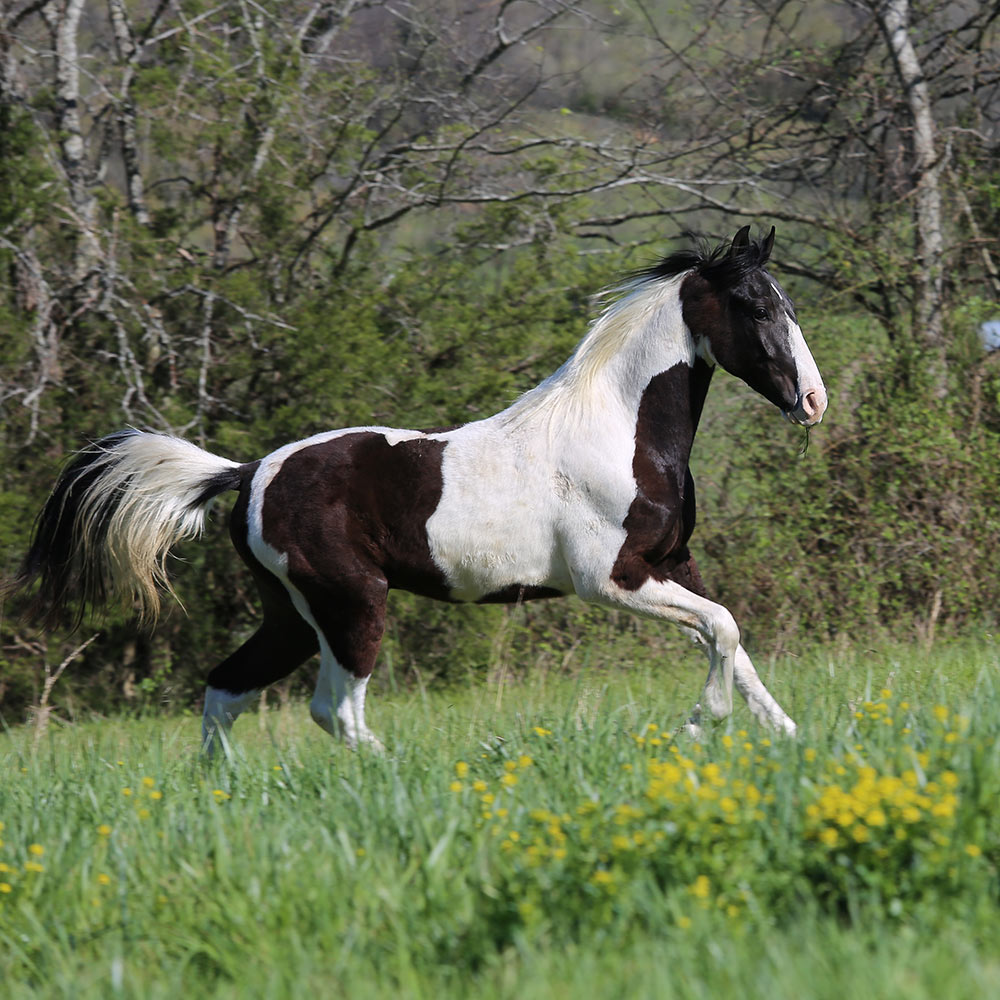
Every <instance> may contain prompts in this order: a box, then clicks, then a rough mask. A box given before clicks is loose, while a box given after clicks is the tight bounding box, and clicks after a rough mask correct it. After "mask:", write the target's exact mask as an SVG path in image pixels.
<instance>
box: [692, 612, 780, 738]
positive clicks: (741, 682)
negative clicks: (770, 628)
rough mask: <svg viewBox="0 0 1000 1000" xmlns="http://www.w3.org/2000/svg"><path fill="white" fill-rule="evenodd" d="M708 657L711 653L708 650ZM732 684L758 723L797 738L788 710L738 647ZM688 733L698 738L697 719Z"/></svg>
mask: <svg viewBox="0 0 1000 1000" xmlns="http://www.w3.org/2000/svg"><path fill="white" fill-rule="evenodd" d="M684 632H685V633H687V635H688V636H689V637H690V638H691V639H692V641H694V642H695V643H697V644H698V645H699V646H706V643H705V640H704V639H703V638H702V637H701V636H700V635H699V634H698V633H697V632H696V631H695V630H694V629H689V628H686V629H684ZM705 652H706V653H707V652H708V650H707V649H706V650H705ZM733 681H734V683H735V686H736V690H737V691H739V693H740V694H741V695H742V696H743V700H744V701H745V702H746V703H747V707H748V708H749V709H750V712H751V713H752V715H753V716H754V718H755V719H757V721H758V722H762V723H764V725H765V726H769V727H770V728H771V729H774V730H775V731H776V732H779V733H785V734H786V735H787V736H794V735H795V734H796V731H797V726H796V725H795V723H794V722H793V721H792V719H790V718H789V717H788V715H787V714H786V713H785V710H784V709H783V708H782V707H781V706H780V705H779V704H778V702H777V701H776V700H775V699H774V696H773V695H772V694H771V692H770V691H768V690H767V688H766V687H764V682H763V681H762V680H761V679H760V677H759V676H758V675H757V671H756V670H755V669H754V665H753V663H752V661H751V660H750V657H749V655H748V654H747V651H746V650H745V649H744V648H743V646H742V645H739V646H737V647H736V662H735V664H734V667H733ZM687 729H688V731H689V733H692V734H693V735H696V736H697V735H699V733H698V732H693V730H697V729H698V719H697V717H695V718H693V719H692V720H691V722H689V723H688V726H687Z"/></svg>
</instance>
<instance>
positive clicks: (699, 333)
mask: <svg viewBox="0 0 1000 1000" xmlns="http://www.w3.org/2000/svg"><path fill="white" fill-rule="evenodd" d="M749 231H750V227H749V226H746V227H744V228H743V229H741V230H740V231H739V232H738V233H737V234H736V236H735V237H734V239H733V240H732V243H731V244H729V245H728V246H723V247H720V248H718V249H717V250H715V251H714V252H712V253H703V252H698V251H685V252H680V253H675V254H674V255H672V256H669V257H667V258H665V259H664V260H662V261H661V262H660V263H658V264H656V265H655V266H653V267H650V268H648V269H647V270H644V271H642V272H640V273H638V274H637V275H634V276H633V277H632V279H631V280H630V281H628V282H627V283H626V284H625V285H623V286H621V287H620V288H618V289H617V293H618V294H617V297H616V298H615V299H614V300H613V301H612V302H611V303H610V304H609V305H607V306H606V308H605V309H604V311H603V313H601V315H600V316H599V317H598V318H597V319H596V320H595V321H594V322H593V323H592V325H591V326H590V328H589V330H588V332H587V334H586V335H585V336H584V338H583V340H582V341H581V342H580V344H579V345H578V346H577V348H576V350H575V351H574V352H573V354H572V356H571V357H570V358H569V360H568V361H566V363H565V364H564V365H563V366H562V367H561V368H560V369H559V370H558V371H557V372H555V374H553V375H551V376H550V377H549V378H547V379H546V380H545V381H544V382H542V383H541V384H540V385H538V386H536V387H535V388H534V389H532V390H530V391H529V392H527V393H526V394H525V395H523V396H521V397H520V398H519V399H518V400H516V401H515V402H514V403H513V404H512V405H511V406H509V407H508V408H507V409H505V410H503V411H502V412H501V413H497V414H495V415H494V416H492V417H488V418H486V419H485V420H475V421H473V422H471V423H468V424H464V425H463V426H461V427H457V428H454V429H451V430H437V431H427V432H424V431H418V430H399V429H394V428H388V427H352V428H347V429H343V430H334V431H328V432H325V433H322V434H316V435H314V436H313V437H309V438H305V439H304V440H301V441H295V442H293V443H291V444H286V445H285V446H284V447H281V448H279V449H278V450H277V451H274V452H272V453H271V454H270V455H267V456H266V457H264V458H262V459H259V460H258V461H255V462H247V463H244V464H240V463H238V462H234V461H230V460H229V459H226V458H220V457H218V456H216V455H212V454H210V453H209V452H207V451H204V450H202V449H201V448H198V447H197V446H195V445H193V444H190V443H188V442H186V441H184V440H181V439H180V438H177V437H172V436H168V435H166V434H160V433H151V432H141V431H137V430H124V431H119V432H117V433H115V434H111V435H109V436H108V437H105V438H103V439H101V440H99V441H97V442H95V443H94V444H93V445H91V446H90V447H89V448H87V449H85V450H84V451H82V452H81V453H80V454H79V455H78V456H77V457H76V459H75V460H74V461H73V462H72V464H70V465H69V466H68V467H67V468H66V469H65V471H64V472H63V473H62V475H61V477H60V478H59V480H58V482H57V484H56V486H55V488H54V490H53V492H52V495H51V496H50V497H49V499H48V501H47V502H46V504H45V506H44V508H43V509H42V511H41V513H40V514H39V516H38V520H37V522H36V526H35V531H34V536H33V540H32V544H31V548H30V551H29V552H28V555H27V556H26V558H25V561H24V564H23V566H22V568H21V571H20V573H19V575H18V577H17V579H16V580H15V581H13V587H14V588H15V589H18V588H22V587H26V586H28V585H29V584H30V583H31V582H32V581H33V580H34V579H36V578H38V579H39V580H40V585H39V587H38V589H37V591H36V593H35V596H34V600H33V603H32V606H31V608H30V609H29V613H34V614H35V615H36V616H41V617H42V618H43V619H44V620H50V621H51V620H52V619H53V616H55V615H57V614H58V613H59V612H60V611H61V610H62V609H64V608H65V607H67V606H68V605H73V604H76V605H77V606H78V607H79V614H81V615H82V614H83V610H84V609H85V608H86V607H87V606H91V607H96V606H99V605H101V604H103V603H105V602H106V601H107V600H108V599H109V598H111V597H113V596H116V595H118V596H122V597H125V598H131V599H132V600H133V601H134V602H136V603H137V605H138V608H139V610H140V612H141V614H142V615H143V616H144V617H145V618H147V619H151V620H155V617H156V614H157V612H158V610H159V594H160V591H161V590H163V589H165V590H167V591H170V584H169V582H168V580H167V577H166V569H165V559H166V556H167V553H168V552H169V550H170V548H171V547H172V546H173V545H174V544H175V543H177V542H178V541H180V540H181V539H182V538H186V537H190V536H193V535H196V534H198V533H199V532H200V531H201V529H202V527H203V524H204V518H205V514H206V511H207V510H208V508H209V506H210V505H211V503H212V501H213V500H214V499H215V498H216V497H217V496H218V495H220V494H222V493H224V492H226V491H227V490H235V491H238V494H239V495H238V497H237V500H236V503H235V505H234V507H233V511H232V516H231V526H230V531H231V536H232V540H233V544H234V545H235V547H236V550H237V552H238V553H239V554H240V557H241V558H242V559H243V561H244V562H245V563H246V564H247V566H248V567H249V569H250V572H251V573H252V574H253V577H254V579H255V580H256V583H257V587H258V589H259V591H260V597H261V602H262V604H263V611H264V617H263V621H262V622H261V624H260V627H259V628H258V629H257V631H256V632H255V633H254V634H253V635H252V636H251V637H250V638H249V639H248V640H247V641H246V642H245V643H244V644H243V645H242V646H241V647H240V648H239V649H237V650H236V652H234V653H233V654H232V655H231V656H229V657H228V658H227V659H225V660H224V661H223V662H222V663H220V664H219V665H218V666H217V667H215V669H214V670H212V671H211V673H210V674H209V675H208V687H207V690H206V695H205V707H204V718H203V736H204V738H205V741H206V745H207V746H208V747H209V748H211V746H212V745H213V743H214V740H215V738H216V737H217V736H218V733H219V731H220V730H221V731H223V732H228V730H229V728H230V727H231V725H232V723H233V721H234V720H235V719H236V717H237V716H238V715H239V714H240V712H242V711H243V710H244V709H245V708H246V707H247V706H248V705H249V704H250V702H251V701H252V700H253V699H254V698H255V697H256V696H257V695H259V694H260V692H261V690H262V689H263V688H265V687H266V686H267V685H268V684H272V683H274V682H275V681H277V680H280V679H281V678H282V677H285V676H287V675H288V674H289V673H291V672H292V671H293V670H295V669H296V667H298V666H300V665H301V664H302V663H303V662H304V661H305V660H307V659H309V658H310V657H311V656H312V655H313V654H315V653H316V652H317V651H318V652H319V654H320V668H319V676H318V680H317V683H316V689H315V694H314V696H313V698H312V701H311V703H310V710H311V714H312V717H313V719H314V720H315V721H316V722H317V723H318V724H319V725H320V726H322V727H323V729H325V730H326V731H327V732H329V733H330V734H331V735H338V734H339V735H340V736H341V737H342V738H343V740H344V741H345V743H346V744H347V745H348V746H350V747H357V746H359V745H361V744H367V745H369V746H372V747H374V748H377V749H378V748H381V744H380V743H379V741H378V739H377V738H376V737H375V736H374V734H373V733H372V732H371V731H370V730H369V729H368V727H367V726H366V725H365V714H364V709H365V690H366V688H367V686H368V680H369V677H370V675H371V672H372V669H373V667H374V665H375V657H376V653H377V651H378V648H379V643H380V641H381V638H382V633H383V629H384V625H385V614H386V597H387V594H388V592H389V590H390V588H394V587H395V588H401V589H403V590H409V591H412V592H414V593H416V594H421V595H424V596H427V597H432V598H437V599H439V600H444V601H475V602H495V601H500V602H518V601H523V600H528V599H532V598H540V597H556V596H560V595H565V594H570V593H576V594H578V595H579V596H580V597H581V598H583V599H584V600H586V601H591V602H594V603H597V604H602V605H606V606H609V607H616V608H627V609H629V610H631V611H634V612H636V613H637V614H640V615H644V616H647V617H650V618H657V619H662V620H664V621H668V622H674V623H676V624H678V625H679V626H681V627H682V628H683V629H685V630H686V631H688V632H689V634H691V635H692V637H693V638H695V639H696V640H697V641H698V642H700V643H702V644H703V645H704V646H705V647H706V648H707V652H708V658H709V664H710V666H709V671H708V679H707V680H706V682H705V687H704V693H703V695H702V698H701V700H700V702H699V703H698V704H697V705H696V706H695V709H694V712H693V714H692V716H691V721H690V723H689V726H690V727H691V729H692V731H694V732H697V727H698V724H699V722H700V720H701V718H702V713H703V711H704V710H707V712H708V714H709V715H710V716H712V717H713V718H716V719H719V718H723V717H725V716H727V715H728V714H729V713H730V712H731V711H732V689H733V684H734V682H735V685H736V688H737V690H738V691H739V692H740V694H741V695H742V696H743V697H744V698H745V699H746V701H747V703H748V705H749V707H750V710H751V711H752V713H753V714H754V715H755V716H756V717H757V718H758V719H759V720H761V721H762V722H764V723H766V724H768V725H770V726H771V727H773V728H775V729H777V730H778V731H783V732H786V733H789V734H792V733H794V732H795V723H794V722H792V720H791V719H790V718H789V717H788V716H787V715H786V714H785V712H784V711H783V709H782V708H781V707H780V706H779V705H778V703H777V702H776V701H775V700H774V698H773V697H772V696H771V695H770V693H769V692H768V691H767V689H766V688H765V687H764V684H763V683H762V682H761V680H760V678H759V677H758V675H757V673H756V671H755V670H754V667H753V664H752V663H751V661H750V658H749V657H748V656H747V654H746V652H745V650H744V649H743V647H742V646H741V645H740V633H739V629H738V628H737V626H736V623H735V621H734V620H733V617H732V615H731V614H730V613H729V612H728V611H727V610H726V609H725V608H724V607H722V606H721V605H719V604H716V603H714V602H713V601H711V600H709V599H708V597H707V596H706V593H705V587H704V585H703V583H702V580H701V577H700V575H699V573H698V569H697V567H696V565H695V562H694V559H693V558H692V557H691V553H690V551H689V550H688V539H689V538H690V535H691V531H692V529H693V528H694V523H695V494H694V481H693V479H692V477H691V472H690V469H689V468H688V459H689V456H690V453H691V444H692V442H693V440H694V435H695V431H696V429H697V427H698V420H699V417H700V415H701V411H702V405H703V403H704V401H705V395H706V393H707V392H708V387H709V382H710V380H711V378H712V373H713V370H714V369H715V367H716V365H719V366H721V367H722V368H724V369H725V370H726V371H728V372H730V373H731V374H732V375H735V376H736V377H738V378H740V379H742V380H743V381H745V382H746V383H747V384H748V385H749V386H751V388H753V389H755V390H756V391H757V392H758V393H760V394H761V395H762V396H763V397H764V398H765V399H767V400H769V401H770V402H771V403H773V404H774V405H775V406H777V407H778V408H779V409H780V410H781V411H782V412H783V413H784V415H785V416H786V417H787V418H789V419H790V420H791V421H792V422H794V423H797V424H801V425H803V426H806V427H809V426H811V425H813V424H816V423H818V422H819V421H820V420H821V419H822V416H823V412H824V410H825V409H826V390H825V388H824V386H823V380H822V379H821V377H820V374H819V370H818V369H817V367H816V363H815V362H814V360H813V358H812V355H811V354H810V352H809V349H808V348H807V346H806V342H805V340H804V339H803V336H802V331H801V330H800V329H799V326H798V323H797V322H796V319H795V311H794V309H793V307H792V303H791V301H790V300H789V298H788V296H787V295H786V294H785V292H784V291H783V290H782V289H781V287H780V285H779V284H778V283H777V281H775V280H774V278H773V277H771V276H770V275H769V274H768V272H767V271H766V270H765V268H764V265H765V263H766V262H767V260H768V258H769V257H770V254H771V248H772V246H773V243H774V229H773V228H772V229H771V232H770V233H769V234H768V236H767V237H766V238H764V239H759V240H755V239H751V238H750V235H749Z"/></svg>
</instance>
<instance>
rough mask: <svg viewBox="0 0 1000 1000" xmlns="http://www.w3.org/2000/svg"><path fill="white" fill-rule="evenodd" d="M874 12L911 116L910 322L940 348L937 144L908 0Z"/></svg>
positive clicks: (941, 239) (941, 250) (889, 1)
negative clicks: (914, 265)
mask: <svg viewBox="0 0 1000 1000" xmlns="http://www.w3.org/2000/svg"><path fill="white" fill-rule="evenodd" d="M877 16H878V19H879V23H880V25H881V27H882V31H883V33H884V34H885V37H886V41H887V42H888V45H889V51H890V52H891V53H892V60H893V64H894V66H895V69H896V75H897V76H898V77H899V82H900V83H901V84H902V87H903V92H904V93H905V94H906V99H907V102H908V104H909V107H910V114H911V116H912V119H913V155H914V165H913V173H914V182H915V198H916V202H915V204H916V210H915V215H916V223H917V235H916V253H917V261H918V263H919V265H920V278H919V282H918V285H917V295H916V300H915V303H914V321H915V323H916V325H917V328H918V329H917V333H918V335H919V336H920V337H922V338H923V340H924V342H925V343H926V344H927V346H928V347H931V348H933V349H936V350H942V349H943V346H944V345H943V330H942V310H941V307H942V301H941V300H942V294H943V286H944V273H943V262H942V258H943V254H944V235H943V233H942V228H941V188H940V183H939V182H940V176H941V169H942V158H941V157H940V155H939V153H938V149H937V127H936V125H935V122H934V114H933V107H932V104H931V96H930V91H929V90H928V87H927V83H926V81H925V79H924V74H923V70H922V68H921V65H920V60H919V58H918V57H917V51H916V49H915V48H914V46H913V40H912V38H911V36H910V4H909V0H885V2H884V3H881V4H880V5H879V7H878V10H877Z"/></svg>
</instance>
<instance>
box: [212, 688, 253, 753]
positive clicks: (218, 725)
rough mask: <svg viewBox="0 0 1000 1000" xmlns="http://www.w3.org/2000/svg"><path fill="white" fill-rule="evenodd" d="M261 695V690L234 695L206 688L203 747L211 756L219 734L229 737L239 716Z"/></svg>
mask: <svg viewBox="0 0 1000 1000" xmlns="http://www.w3.org/2000/svg"><path fill="white" fill-rule="evenodd" d="M259 695H260V689H259V688H257V689H254V690H252V691H244V692H243V693H242V694H233V693H232V692H231V691H221V690H219V689H218V688H214V687H206V688H205V710H204V712H203V714H202V717H201V743H202V747H203V748H204V749H205V750H206V751H207V752H208V753H209V754H211V753H212V752H213V751H214V750H215V744H216V743H217V742H218V738H219V734H220V733H221V734H223V735H224V736H225V737H228V736H229V731H230V730H231V729H232V728H233V723H234V722H235V721H236V718H237V716H238V715H239V714H240V713H241V712H242V711H244V710H245V709H246V708H247V706H248V705H250V704H251V703H252V702H253V700H254V699H255V698H257V697H258V696H259Z"/></svg>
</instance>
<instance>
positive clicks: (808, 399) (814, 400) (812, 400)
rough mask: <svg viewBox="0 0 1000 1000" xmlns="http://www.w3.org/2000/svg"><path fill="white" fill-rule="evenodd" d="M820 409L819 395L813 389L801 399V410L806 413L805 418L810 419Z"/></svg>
mask: <svg viewBox="0 0 1000 1000" xmlns="http://www.w3.org/2000/svg"><path fill="white" fill-rule="evenodd" d="M819 408H820V398H819V393H818V392H817V391H816V390H815V389H810V390H809V391H808V392H807V393H806V394H805V395H804V396H803V397H802V409H803V410H805V411H806V416H808V417H811V416H813V414H815V413H816V412H817V411H818V410H819Z"/></svg>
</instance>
